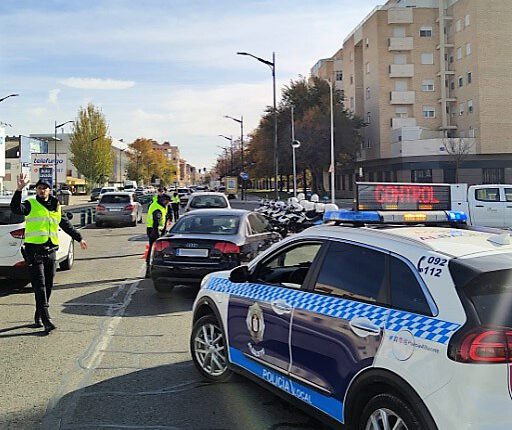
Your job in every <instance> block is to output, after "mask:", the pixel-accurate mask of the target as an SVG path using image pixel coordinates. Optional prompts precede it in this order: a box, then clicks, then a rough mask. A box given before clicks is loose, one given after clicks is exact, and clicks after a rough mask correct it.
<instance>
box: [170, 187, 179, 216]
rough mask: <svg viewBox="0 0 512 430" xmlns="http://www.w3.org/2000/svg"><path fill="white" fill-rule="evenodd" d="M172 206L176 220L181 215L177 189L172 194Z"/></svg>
mask: <svg viewBox="0 0 512 430" xmlns="http://www.w3.org/2000/svg"><path fill="white" fill-rule="evenodd" d="M171 207H172V213H173V215H174V222H176V221H178V218H179V217H180V196H179V194H178V193H177V192H176V191H175V192H174V193H173V194H172V197H171Z"/></svg>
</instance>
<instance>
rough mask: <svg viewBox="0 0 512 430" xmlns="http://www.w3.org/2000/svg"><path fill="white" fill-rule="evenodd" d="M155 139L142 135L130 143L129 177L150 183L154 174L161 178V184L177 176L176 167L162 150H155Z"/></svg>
mask: <svg viewBox="0 0 512 430" xmlns="http://www.w3.org/2000/svg"><path fill="white" fill-rule="evenodd" d="M156 143H157V142H156V141H155V140H153V139H147V138H144V137H140V138H138V139H136V140H135V141H134V142H133V143H131V144H130V145H128V147H129V150H128V157H129V159H130V161H129V162H128V167H127V172H128V177H129V178H132V179H135V180H136V181H137V182H141V183H146V184H149V183H150V182H151V178H152V176H153V175H155V176H156V177H158V178H160V183H161V185H165V184H171V183H172V182H174V181H175V178H176V168H175V167H174V165H173V164H172V162H171V161H170V160H168V159H167V158H166V157H165V155H164V154H163V153H162V152H160V151H154V150H153V145H155V144H156Z"/></svg>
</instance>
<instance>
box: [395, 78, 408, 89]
mask: <svg viewBox="0 0 512 430" xmlns="http://www.w3.org/2000/svg"><path fill="white" fill-rule="evenodd" d="M408 87H409V86H408V85H407V80H406V79H397V80H396V81H395V91H407V88H408Z"/></svg>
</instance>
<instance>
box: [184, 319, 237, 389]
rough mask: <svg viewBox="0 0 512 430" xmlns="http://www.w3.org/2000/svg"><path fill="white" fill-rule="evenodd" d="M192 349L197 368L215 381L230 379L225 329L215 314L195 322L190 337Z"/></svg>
mask: <svg viewBox="0 0 512 430" xmlns="http://www.w3.org/2000/svg"><path fill="white" fill-rule="evenodd" d="M190 351H191V353H192V359H193V361H194V364H195V366H196V367H197V370H199V372H200V373H201V374H202V375H203V376H204V377H206V378H208V379H210V380H211V381H215V382H223V381H226V380H228V379H229V378H230V377H231V375H232V372H231V370H229V369H228V354H227V350H226V341H225V337H224V331H223V330H222V327H221V326H220V324H219V322H218V321H217V318H215V316H213V315H206V316H204V317H201V318H200V319H198V320H197V321H196V323H195V324H194V328H193V329H192V335H191V337H190Z"/></svg>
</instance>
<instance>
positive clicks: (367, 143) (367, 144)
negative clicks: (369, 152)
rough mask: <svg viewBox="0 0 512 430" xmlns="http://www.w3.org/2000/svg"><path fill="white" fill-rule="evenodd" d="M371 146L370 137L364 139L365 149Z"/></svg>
mask: <svg viewBox="0 0 512 430" xmlns="http://www.w3.org/2000/svg"><path fill="white" fill-rule="evenodd" d="M371 147H372V140H371V139H370V138H368V139H366V149H370V148H371Z"/></svg>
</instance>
